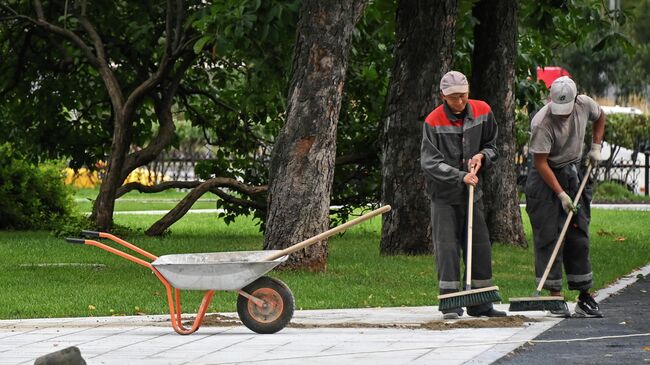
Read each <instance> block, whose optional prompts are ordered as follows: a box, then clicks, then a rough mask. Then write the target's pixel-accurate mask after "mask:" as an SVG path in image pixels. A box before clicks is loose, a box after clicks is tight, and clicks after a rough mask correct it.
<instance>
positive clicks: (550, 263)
mask: <svg viewBox="0 0 650 365" xmlns="http://www.w3.org/2000/svg"><path fill="white" fill-rule="evenodd" d="M591 167H592V166H591V162H590V163H589V165H587V173H586V174H585V176H584V177H583V178H582V182H581V183H580V189H578V194H576V197H575V198H574V199H573V205H578V202H579V201H580V196H581V195H582V191H583V190H584V189H585V185H587V181H588V180H589V175H590V174H591ZM571 218H573V211H572V210H571V211H569V213H568V215H567V217H566V221H564V227H562V231H561V232H560V237H558V239H557V242H556V243H555V248H554V249H553V253H552V254H551V258H550V259H549V260H548V264H547V265H546V270H544V275H542V279H541V280H540V281H539V284H538V285H537V293H540V292H541V291H542V288H543V287H544V283H545V282H546V278H547V277H548V274H549V273H550V272H551V268H552V267H553V261H555V257H556V256H557V253H558V252H559V251H560V247H562V241H563V240H564V235H566V232H567V230H568V229H569V224H570V223H571Z"/></svg>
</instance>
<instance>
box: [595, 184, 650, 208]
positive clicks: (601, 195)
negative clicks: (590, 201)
mask: <svg viewBox="0 0 650 365" xmlns="http://www.w3.org/2000/svg"><path fill="white" fill-rule="evenodd" d="M594 202H596V203H634V202H650V198H648V197H647V196H641V195H636V194H634V193H633V192H631V191H629V190H628V189H627V187H625V186H624V185H622V184H619V183H616V182H609V181H608V182H600V183H598V185H597V187H596V192H595V193H594Z"/></svg>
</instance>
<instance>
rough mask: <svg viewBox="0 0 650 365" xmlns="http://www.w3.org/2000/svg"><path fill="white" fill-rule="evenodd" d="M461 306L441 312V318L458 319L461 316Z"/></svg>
mask: <svg viewBox="0 0 650 365" xmlns="http://www.w3.org/2000/svg"><path fill="white" fill-rule="evenodd" d="M463 313H465V311H463V308H453V309H448V310H445V311H444V312H442V319H458V318H460V317H462V316H463Z"/></svg>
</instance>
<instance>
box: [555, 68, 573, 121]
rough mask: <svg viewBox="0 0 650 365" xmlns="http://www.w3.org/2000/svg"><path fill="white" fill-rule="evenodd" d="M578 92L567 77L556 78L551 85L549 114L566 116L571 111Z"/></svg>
mask: <svg viewBox="0 0 650 365" xmlns="http://www.w3.org/2000/svg"><path fill="white" fill-rule="evenodd" d="M577 94H578V90H577V88H576V84H575V82H573V80H571V78H569V77H568V76H562V77H558V78H557V79H555V81H553V83H552V84H551V113H553V114H556V115H568V114H571V112H572V111H573V104H574V103H575V101H576V96H577Z"/></svg>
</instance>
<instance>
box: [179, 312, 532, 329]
mask: <svg viewBox="0 0 650 365" xmlns="http://www.w3.org/2000/svg"><path fill="white" fill-rule="evenodd" d="M531 322H537V320H536V319H533V318H529V317H526V316H522V315H515V316H508V317H492V318H471V319H469V318H466V319H457V320H434V321H429V322H425V323H420V324H400V323H365V322H342V323H327V324H320V323H289V324H288V325H287V327H291V328H402V329H427V330H432V331H445V330H451V329H458V328H509V327H524V326H526V323H531ZM188 323H189V324H190V325H191V324H192V322H191V321H190V322H188ZM241 325H242V323H241V321H240V320H239V319H238V318H237V317H231V316H224V315H221V314H209V315H206V316H205V318H204V319H203V323H202V324H201V326H208V327H230V326H241Z"/></svg>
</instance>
